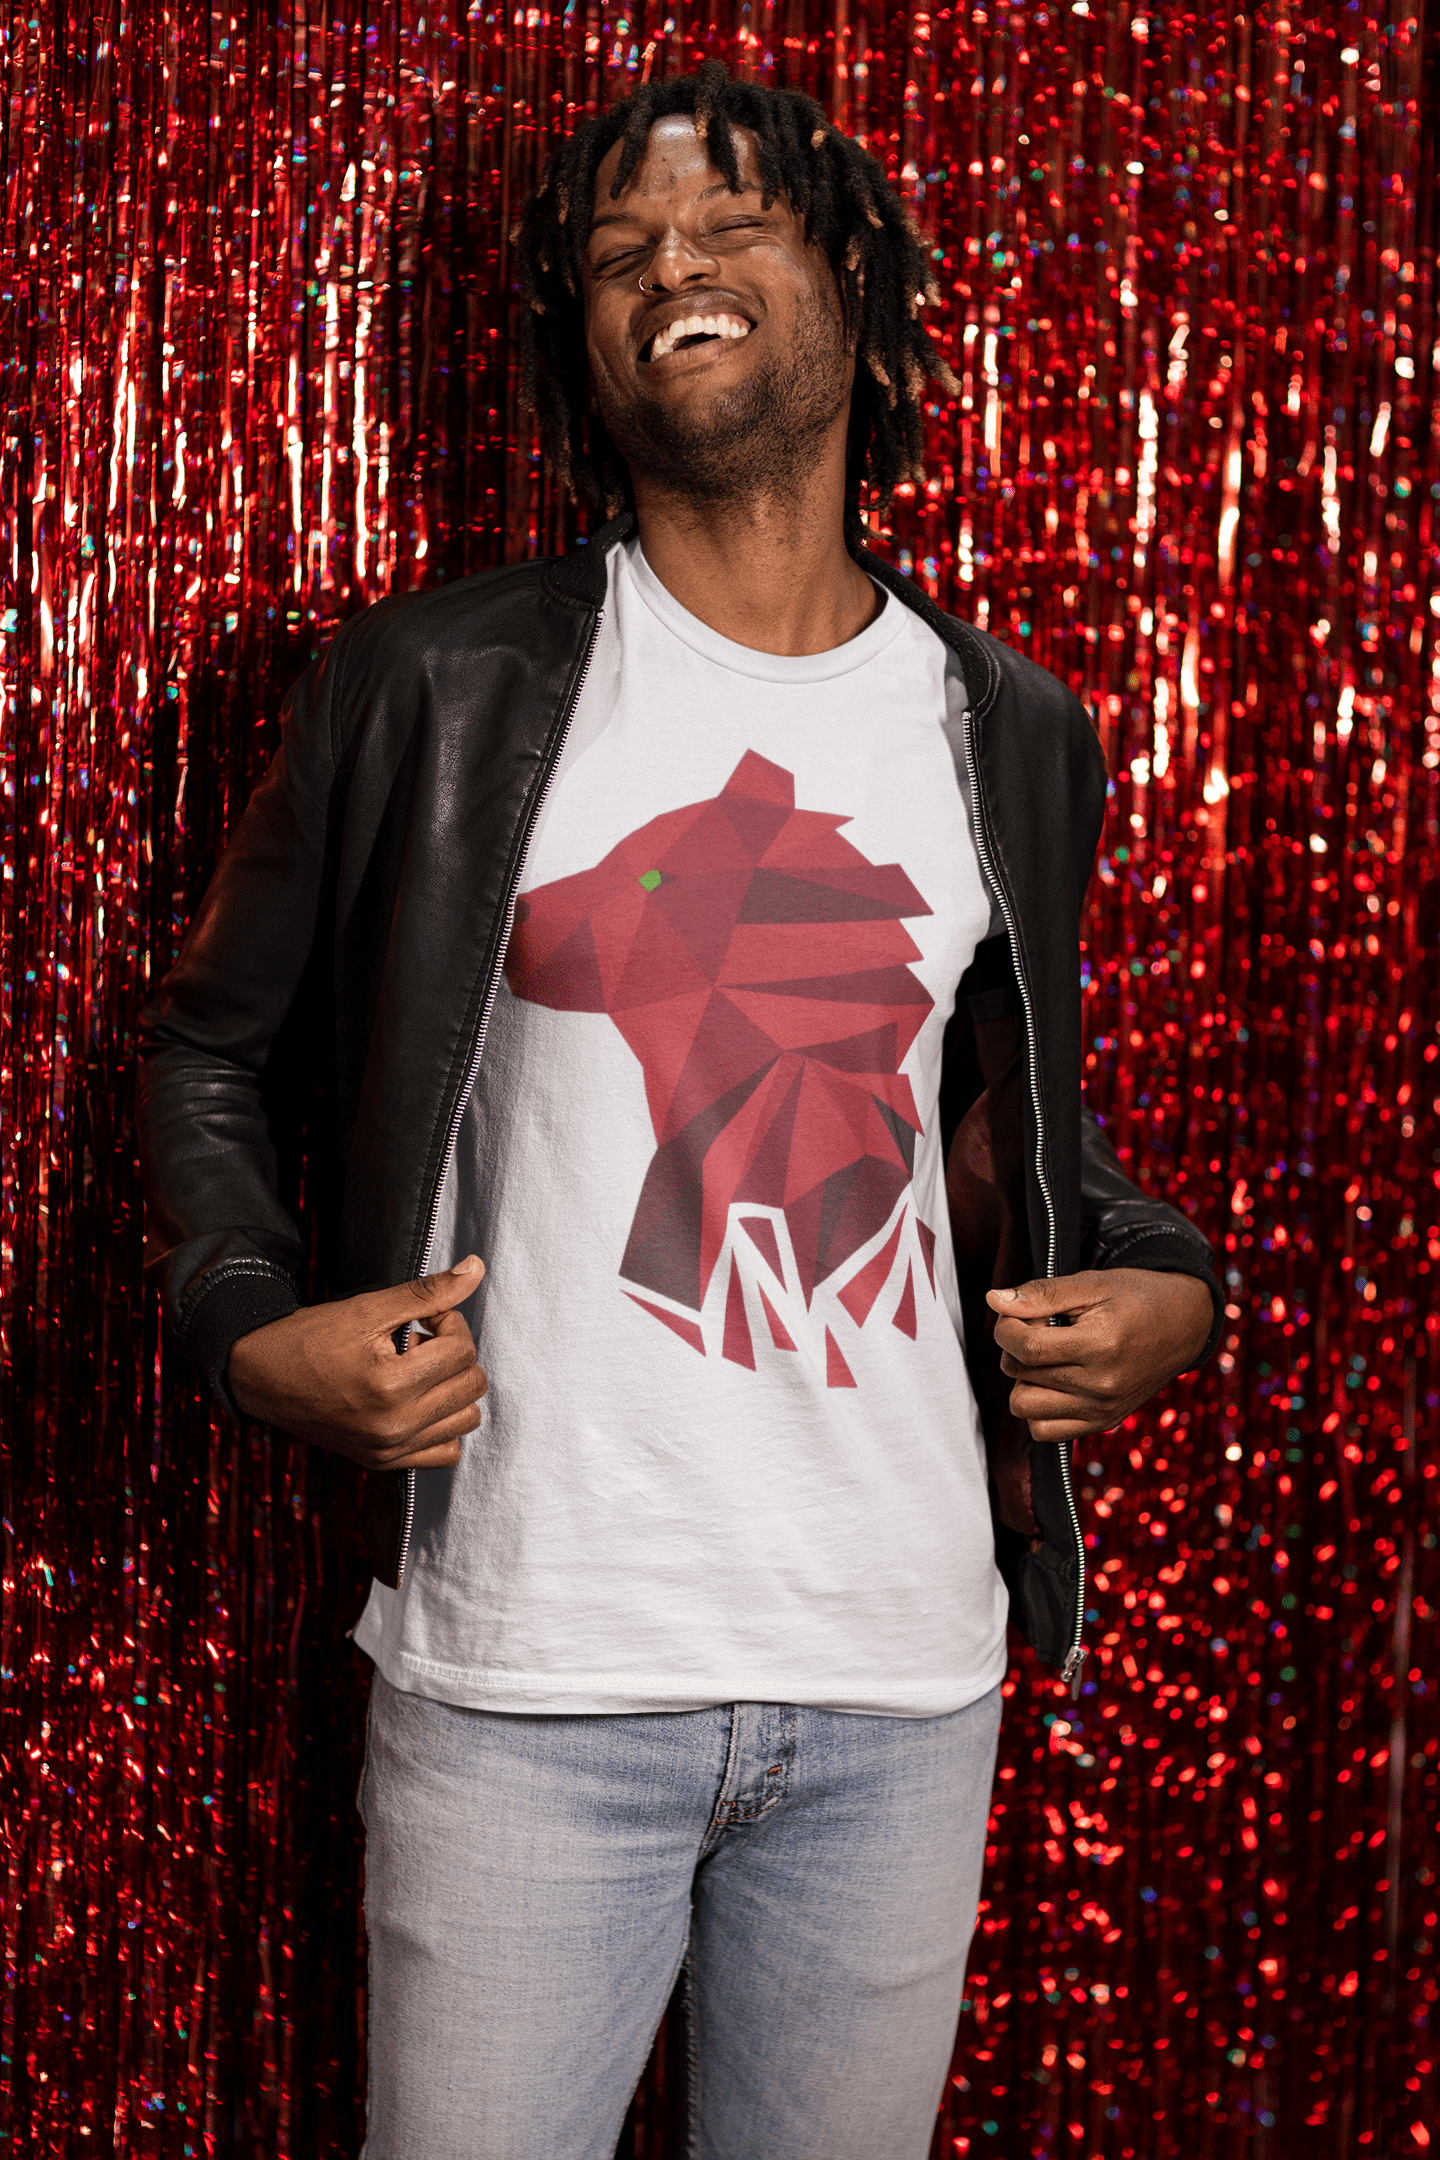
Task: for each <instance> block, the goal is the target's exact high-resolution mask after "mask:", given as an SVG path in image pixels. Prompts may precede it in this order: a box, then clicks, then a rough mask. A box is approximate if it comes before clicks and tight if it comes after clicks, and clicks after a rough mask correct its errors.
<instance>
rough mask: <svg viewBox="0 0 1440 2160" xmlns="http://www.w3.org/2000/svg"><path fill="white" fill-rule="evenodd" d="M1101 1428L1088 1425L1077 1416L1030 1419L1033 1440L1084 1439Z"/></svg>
mask: <svg viewBox="0 0 1440 2160" xmlns="http://www.w3.org/2000/svg"><path fill="white" fill-rule="evenodd" d="M1100 1430H1101V1428H1100V1427H1099V1426H1097V1425H1087V1424H1085V1423H1084V1422H1083V1421H1082V1420H1079V1419H1076V1418H1032V1419H1031V1421H1030V1437H1031V1439H1032V1440H1064V1441H1070V1440H1083V1439H1085V1438H1086V1436H1087V1435H1088V1434H1090V1433H1093V1432H1098V1431H1100Z"/></svg>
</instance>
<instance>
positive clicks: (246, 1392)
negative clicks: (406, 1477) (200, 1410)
mask: <svg viewBox="0 0 1440 2160" xmlns="http://www.w3.org/2000/svg"><path fill="white" fill-rule="evenodd" d="M484 1273H485V1268H484V1264H483V1262H481V1261H480V1260H478V1259H477V1258H476V1256H475V1254H474V1253H471V1254H470V1256H469V1258H468V1259H465V1260H461V1261H460V1262H459V1263H458V1264H457V1265H456V1266H455V1267H453V1268H448V1269H447V1270H446V1271H445V1273H444V1274H443V1275H424V1276H422V1277H421V1278H420V1280H419V1281H418V1282H409V1283H397V1284H396V1285H395V1287H394V1289H392V1290H370V1291H367V1292H366V1293H365V1294H364V1296H362V1297H352V1298H340V1299H337V1301H336V1302H335V1303H334V1304H333V1305H309V1306H306V1307H305V1308H304V1309H303V1310H301V1311H300V1312H294V1313H290V1314H289V1315H287V1317H286V1318H285V1319H284V1320H272V1321H271V1322H270V1324H269V1326H268V1327H262V1328H256V1329H255V1331H254V1333H253V1334H250V1335H242V1336H241V1338H240V1340H239V1341H238V1342H237V1343H236V1344H235V1345H234V1346H233V1348H232V1349H231V1352H230V1363H229V1366H228V1368H227V1378H228V1381H229V1385H230V1393H231V1395H232V1396H233V1398H234V1400H235V1404H236V1407H237V1408H238V1409H239V1410H241V1411H242V1412H243V1413H244V1415H245V1416H246V1417H247V1418H258V1419H260V1420H262V1421H263V1422H264V1423H265V1424H267V1425H278V1426H280V1427H281V1429H282V1430H283V1431H285V1432H290V1433H294V1434H295V1436H296V1437H297V1439H301V1440H313V1441H314V1442H315V1444H316V1446H317V1447H323V1448H330V1449H332V1450H333V1452H334V1453H335V1454H337V1455H348V1456H349V1458H350V1460H351V1462H357V1463H359V1464H361V1465H362V1467H363V1468H364V1469H366V1470H435V1469H449V1468H453V1466H454V1465H455V1464H456V1463H458V1462H459V1460H460V1443H461V1440H462V1438H463V1436H464V1435H465V1434H466V1433H468V1432H473V1431H474V1430H475V1428H476V1426H477V1425H478V1424H479V1423H480V1398H481V1397H482V1396H483V1395H484V1393H485V1391H486V1388H487V1386H488V1382H487V1381H486V1378H485V1375H484V1372H483V1371H482V1370H481V1367H480V1364H479V1361H478V1360H477V1358H476V1355H475V1345H474V1343H473V1341H472V1340H471V1337H470V1330H469V1328H468V1327H467V1326H466V1325H465V1322H464V1320H463V1319H462V1318H461V1316H460V1314H459V1313H458V1312H457V1311H456V1310H455V1308H456V1307H457V1306H459V1305H462V1304H463V1303H464V1301H465V1299H466V1298H468V1297H470V1296H471V1295H472V1294H473V1293H474V1291H475V1290H476V1288H477V1287H478V1285H479V1282H480V1278H481V1276H482V1275H483V1274H484ZM407 1322H408V1323H414V1322H420V1323H422V1324H424V1325H425V1326H427V1327H429V1328H430V1329H431V1330H432V1331H433V1332H432V1333H431V1334H430V1336H429V1337H428V1338H423V1339H417V1338H416V1337H414V1336H412V1337H411V1340H410V1347H409V1349H408V1350H406V1351H404V1352H403V1353H402V1352H401V1351H398V1350H397V1349H396V1348H395V1342H394V1336H395V1334H396V1331H397V1330H398V1329H400V1328H402V1327H404V1326H405V1325H406V1324H407Z"/></svg>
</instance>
